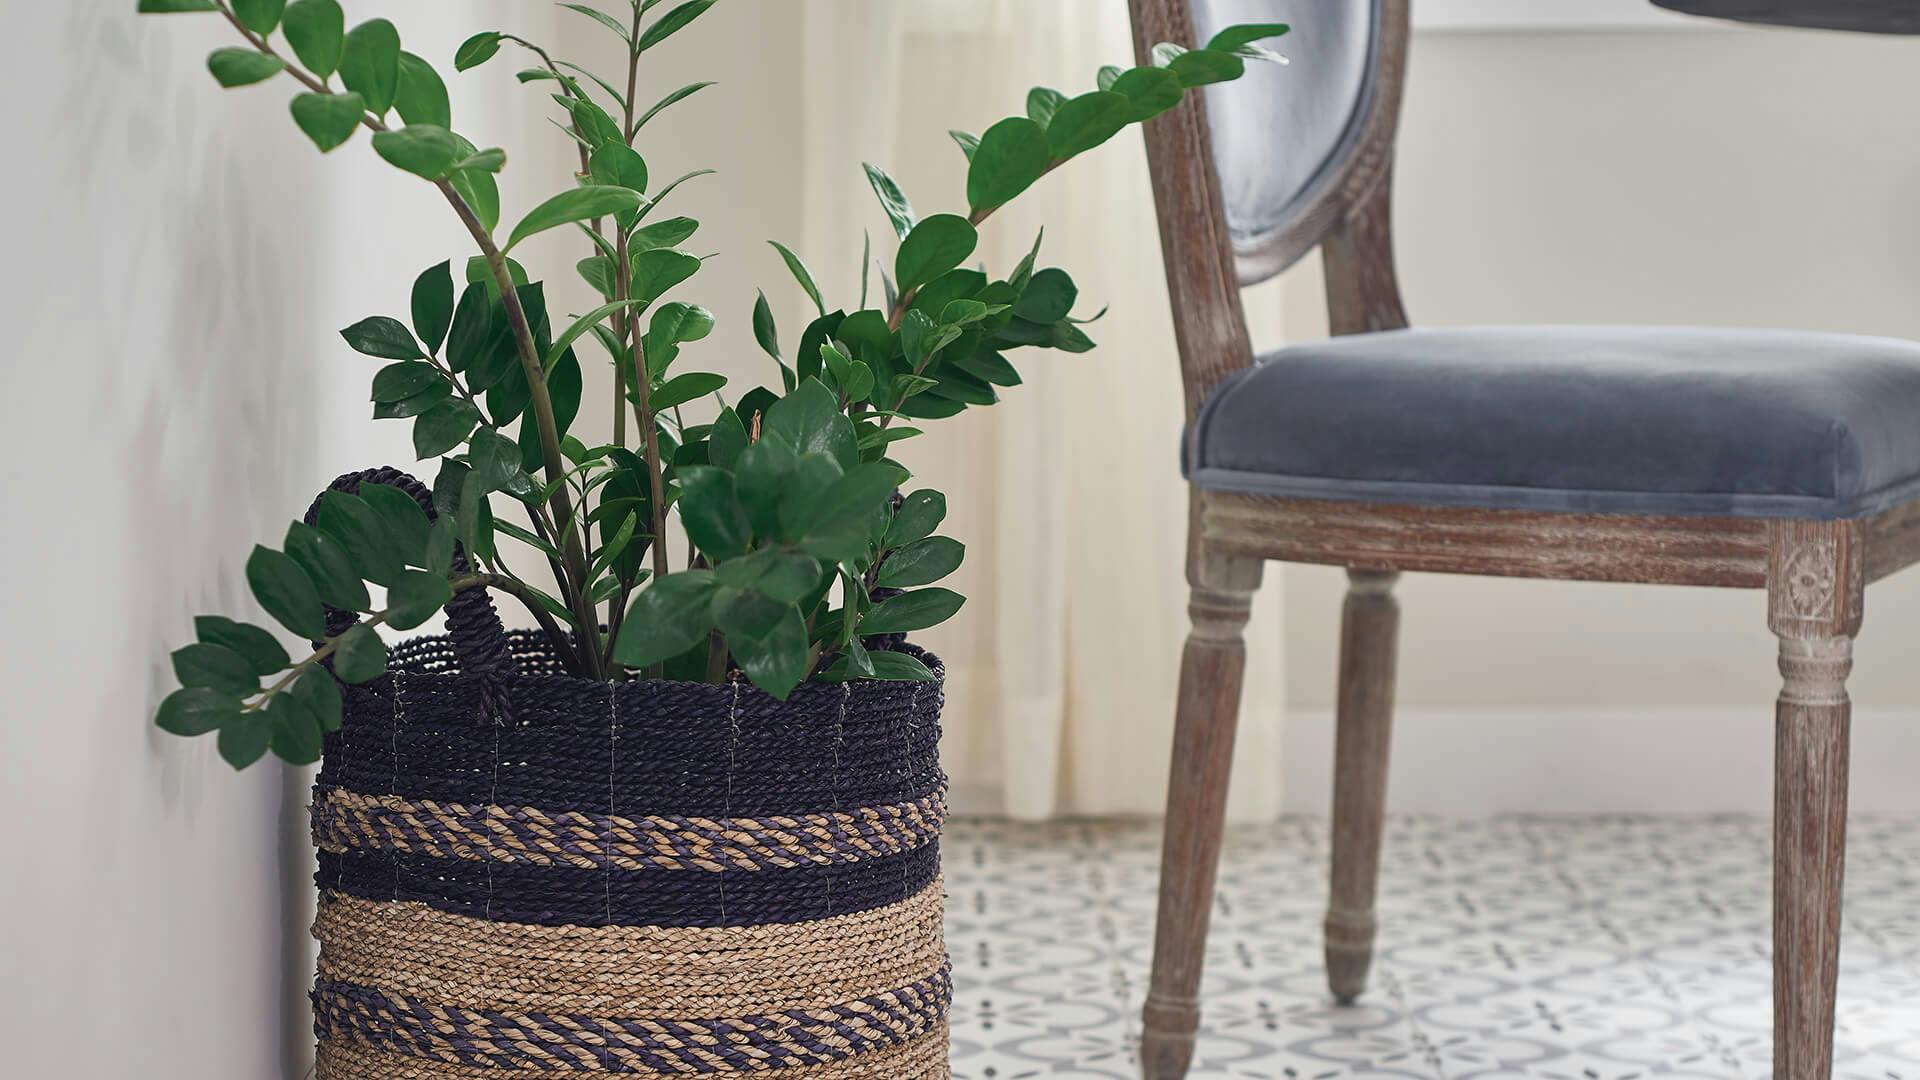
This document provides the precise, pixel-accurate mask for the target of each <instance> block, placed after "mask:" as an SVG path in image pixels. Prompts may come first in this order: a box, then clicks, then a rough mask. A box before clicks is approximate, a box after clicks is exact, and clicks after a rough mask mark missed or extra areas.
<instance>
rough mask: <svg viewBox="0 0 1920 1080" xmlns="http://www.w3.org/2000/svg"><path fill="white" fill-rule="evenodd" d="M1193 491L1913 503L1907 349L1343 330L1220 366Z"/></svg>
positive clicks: (1596, 507)
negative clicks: (1238, 366) (1223, 369)
mask: <svg viewBox="0 0 1920 1080" xmlns="http://www.w3.org/2000/svg"><path fill="white" fill-rule="evenodd" d="M1188 455H1189V457H1188V459H1187V460H1188V475H1189V477H1190V478H1191V479H1192V480H1193V482H1194V484H1195V485H1196V486H1198V487H1201V488H1204V489H1207V490H1214V491H1238V492H1245V493H1250V494H1257V495H1280V496H1290V497H1294V498H1305V499H1354V500H1364V501H1369V502H1390V503H1411V504H1416V505H1423V506H1478V507H1486V508H1490V509H1503V508H1504V509H1521V510H1565V511H1578V512H1585V513H1633V514H1719V515H1728V516H1736V517H1799V518H1814V519H1820V520H1830V519H1835V518H1852V517H1860V516H1863V515H1867V514H1873V513H1878V512H1880V511H1882V510H1886V509H1888V508H1889V507H1891V506H1894V505H1897V504H1898V503H1900V502H1903V501H1905V500H1908V499H1911V498H1913V497H1914V496H1915V495H1916V494H1920V345H1916V344H1915V343H1913V342H1910V341H1897V340H1892V339H1887V338H1870V337H1853V336H1848V335H1843V334H1813V333H1796V332H1789V331H1766V330H1708V329H1687V328H1673V327H1601V326H1504V327H1474V328H1467V329H1448V330H1402V331H1396V332H1390V333H1379V334H1355V335H1350V336H1347V337H1338V338H1334V339H1332V340H1330V341H1320V342H1313V343H1310V344H1304V345H1295V346H1291V347H1288V348H1284V349H1280V350H1277V351H1275V352H1272V353H1268V354H1267V355H1265V356H1263V357H1261V359H1260V362H1259V363H1258V364H1257V365H1256V366H1254V367H1250V368H1247V369H1245V370H1243V371H1241V372H1239V373H1238V374H1235V375H1232V376H1229V377H1228V378H1227V380H1226V381H1225V382H1224V383H1222V384H1221V385H1220V387H1219V389H1217V390H1215V391H1214V393H1213V396H1212V397H1211V398H1210V399H1209V400H1208V402H1207V404H1206V405H1205V406H1204V407H1203V408H1202V409H1201V411H1200V416H1199V418H1198V419H1197V420H1196V421H1195V423H1194V425H1193V433H1192V438H1191V441H1190V443H1189V445H1188Z"/></svg>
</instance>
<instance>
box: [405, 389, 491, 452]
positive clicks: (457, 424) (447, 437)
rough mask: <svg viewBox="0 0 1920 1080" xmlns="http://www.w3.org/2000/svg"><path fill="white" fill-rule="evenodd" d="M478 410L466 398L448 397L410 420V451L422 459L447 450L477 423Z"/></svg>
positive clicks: (467, 434)
mask: <svg viewBox="0 0 1920 1080" xmlns="http://www.w3.org/2000/svg"><path fill="white" fill-rule="evenodd" d="M480 420H481V416H480V410H479V409H477V408H475V407H474V405H473V403H472V402H470V401H468V400H466V399H465V398H454V397H450V398H447V399H446V400H444V401H441V402H440V403H439V404H437V405H435V406H433V407H432V408H430V409H428V410H427V411H425V412H423V413H421V414H420V416H419V418H418V419H416V420H415V421H414V422H413V454H414V457H416V458H418V459H420V460H421V461H425V460H427V459H428V458H436V457H439V456H440V455H442V454H445V453H449V452H450V451H452V450H454V449H455V448H456V447H458V446H459V445H460V444H461V443H463V442H466V441H467V436H469V435H471V434H473V429H474V428H475V427H476V426H477V425H478V424H479V423H480Z"/></svg>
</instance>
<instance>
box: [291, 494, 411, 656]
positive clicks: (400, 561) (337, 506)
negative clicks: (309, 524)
mask: <svg viewBox="0 0 1920 1080" xmlns="http://www.w3.org/2000/svg"><path fill="white" fill-rule="evenodd" d="M316 520H317V521H318V523H319V528H320V531H321V532H323V533H325V534H327V537H328V538H329V539H331V540H332V541H333V542H334V543H335V544H337V545H339V548H340V550H341V551H343V552H345V553H346V556H347V559H348V561H350V562H351V563H352V564H353V569H354V572H355V573H357V574H359V575H360V576H361V577H362V578H365V579H366V580H368V581H371V582H373V583H375V584H377V585H390V584H392V583H393V580H394V579H395V578H397V577H398V576H399V575H400V568H401V567H402V566H404V565H406V559H407V553H406V552H405V551H404V550H402V549H401V548H400V547H399V545H397V544H395V543H394V542H393V540H392V539H391V538H390V537H388V536H387V534H386V532H385V530H384V529H383V528H382V526H381V524H380V516H379V515H378V514H376V513H374V511H373V507H371V506H368V505H367V502H366V500H364V499H362V498H360V497H359V496H357V495H349V494H347V493H346V492H344V491H329V492H327V493H326V495H325V496H323V497H322V498H321V499H320V515H319V517H318V518H317V519H316ZM307 636H308V637H309V638H311V639H314V640H318V639H319V636H320V635H318V634H309V635H307Z"/></svg>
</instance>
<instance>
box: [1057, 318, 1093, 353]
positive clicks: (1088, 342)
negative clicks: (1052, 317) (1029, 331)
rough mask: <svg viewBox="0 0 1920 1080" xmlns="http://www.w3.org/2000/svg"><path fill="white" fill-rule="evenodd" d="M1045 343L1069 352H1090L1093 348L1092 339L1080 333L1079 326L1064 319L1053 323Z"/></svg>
mask: <svg viewBox="0 0 1920 1080" xmlns="http://www.w3.org/2000/svg"><path fill="white" fill-rule="evenodd" d="M1047 344H1049V345H1051V346H1053V347H1054V348H1056V349H1059V350H1060V351H1061V352H1070V353H1083V352H1090V351H1092V349H1093V339H1092V338H1090V337H1088V336H1087V335H1086V334H1084V333H1082V332H1081V330H1080V328H1079V327H1077V326H1075V325H1073V324H1072V323H1070V322H1066V321H1064V320H1063V321H1061V322H1057V323H1054V324H1053V326H1052V328H1051V330H1050V331H1049V336H1048V339H1047Z"/></svg>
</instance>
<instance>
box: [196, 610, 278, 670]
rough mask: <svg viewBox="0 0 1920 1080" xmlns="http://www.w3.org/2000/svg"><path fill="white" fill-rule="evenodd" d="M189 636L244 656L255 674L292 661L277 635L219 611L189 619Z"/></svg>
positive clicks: (275, 668)
mask: <svg viewBox="0 0 1920 1080" xmlns="http://www.w3.org/2000/svg"><path fill="white" fill-rule="evenodd" d="M193 636H194V637H196V638H198V639H200V640H201V641H202V642H205V643H206V644H208V645H219V646H222V647H223V648H227V649H231V650H233V651H234V652H236V653H238V654H240V655H241V656H242V657H245V658H246V661H247V663H248V664H250V665H252V667H253V673H254V674H255V675H271V674H273V673H274V672H276V671H279V670H280V669H281V668H284V667H286V666H287V665H288V664H291V663H292V662H293V661H292V659H291V658H290V657H288V656H287V650H286V649H285V648H283V647H282V646H281V644H280V641H279V639H278V638H275V637H274V636H273V635H272V634H271V633H268V632H267V631H266V630H263V629H261V628H260V627H258V626H254V625H252V624H251V623H243V622H235V621H233V620H232V619H227V618H222V617H221V616H219V615H200V616H196V617H195V618H194V620H193Z"/></svg>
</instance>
